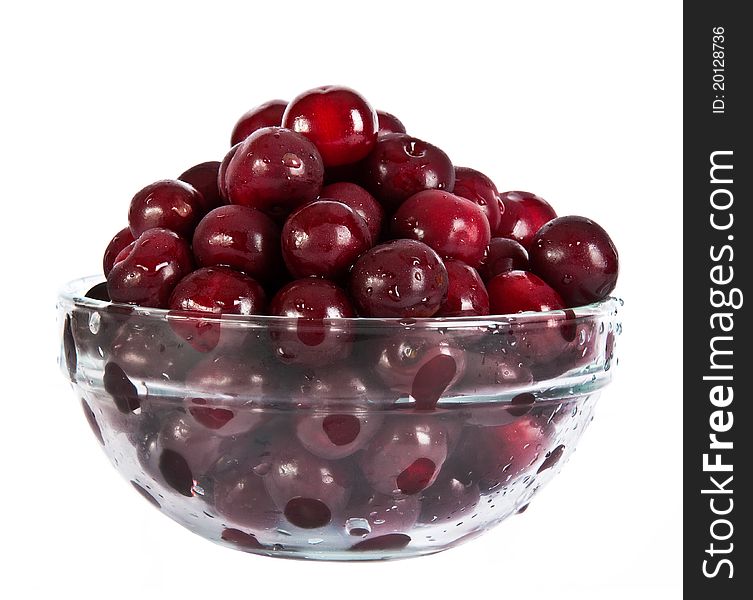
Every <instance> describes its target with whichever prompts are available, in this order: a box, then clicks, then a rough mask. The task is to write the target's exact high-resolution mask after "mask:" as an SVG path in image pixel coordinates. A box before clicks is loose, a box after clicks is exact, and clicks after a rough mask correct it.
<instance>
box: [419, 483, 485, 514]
mask: <svg viewBox="0 0 753 600" xmlns="http://www.w3.org/2000/svg"><path fill="white" fill-rule="evenodd" d="M480 498H481V495H480V494H479V489H478V485H477V484H476V482H474V481H473V480H472V479H471V480H469V481H466V480H465V478H460V479H459V478H458V477H455V476H453V475H442V476H440V478H439V479H438V480H437V482H436V483H435V484H434V485H432V486H431V487H430V488H429V489H428V490H426V491H425V492H424V494H423V496H422V498H421V522H422V523H436V524H438V525H441V524H443V523H444V522H446V521H449V520H450V519H457V518H459V517H462V516H463V515H467V514H469V513H472V512H473V511H474V510H475V509H476V506H477V505H478V503H479V500H480Z"/></svg>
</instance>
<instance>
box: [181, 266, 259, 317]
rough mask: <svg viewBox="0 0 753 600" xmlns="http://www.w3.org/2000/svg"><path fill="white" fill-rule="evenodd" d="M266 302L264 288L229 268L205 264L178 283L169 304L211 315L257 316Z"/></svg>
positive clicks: (183, 309)
mask: <svg viewBox="0 0 753 600" xmlns="http://www.w3.org/2000/svg"><path fill="white" fill-rule="evenodd" d="M265 305H266V298H265V296H264V290H263V289H262V287H261V286H260V285H259V284H258V283H257V282H256V281H254V280H253V279H251V278H250V277H248V276H247V275H244V274H243V273H238V272H237V271H233V270H232V269H229V268H227V267H204V268H201V269H198V270H196V271H194V272H193V273H191V274H189V275H187V276H186V277H184V278H183V279H181V280H180V282H179V283H178V285H177V286H175V289H174V290H173V293H172V295H171V296H170V302H169V304H168V306H169V307H170V308H171V309H173V310H180V311H190V312H198V313H208V314H212V315H222V314H227V315H258V314H262V313H263V312H264V307H265Z"/></svg>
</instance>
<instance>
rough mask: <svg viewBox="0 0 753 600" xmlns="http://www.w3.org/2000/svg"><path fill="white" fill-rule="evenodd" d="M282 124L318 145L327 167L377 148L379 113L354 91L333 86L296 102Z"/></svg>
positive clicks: (301, 95) (313, 92) (311, 93)
mask: <svg viewBox="0 0 753 600" xmlns="http://www.w3.org/2000/svg"><path fill="white" fill-rule="evenodd" d="M282 125H283V127H287V128H289V129H292V130H293V131H297V132H298V133H301V134H303V135H305V136H306V137H307V138H308V139H310V140H311V141H312V142H314V144H316V147H317V148H318V149H319V152H321V155H322V159H323V161H324V166H325V167H332V166H338V165H346V164H350V163H354V162H356V161H359V160H361V159H362V158H364V157H365V156H366V155H367V154H368V153H369V152H370V151H371V149H372V148H373V147H374V142H375V141H376V132H377V127H378V125H377V115H376V111H375V110H374V109H373V108H372V107H371V105H370V104H369V103H368V102H367V101H366V99H365V98H364V97H363V96H361V95H360V94H359V93H358V92H356V91H354V90H351V89H350V88H346V87H339V86H331V85H330V86H324V87H319V88H314V89H312V90H308V91H306V92H303V93H302V94H300V95H299V96H298V97H296V98H295V99H293V101H292V102H291V103H290V104H289V105H288V107H287V109H286V110H285V115H284V116H283V119H282Z"/></svg>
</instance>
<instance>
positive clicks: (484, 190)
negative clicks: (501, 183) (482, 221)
mask: <svg viewBox="0 0 753 600" xmlns="http://www.w3.org/2000/svg"><path fill="white" fill-rule="evenodd" d="M452 193H453V194H455V195H456V196H460V197H461V198H465V199H467V200H470V201H471V202H474V203H475V204H478V205H479V206H480V207H481V210H483V211H484V214H485V215H486V220H487V221H489V229H490V230H491V231H492V232H494V231H496V230H497V229H498V228H499V222H500V219H501V218H502V211H501V206H502V205H501V204H500V201H499V192H498V191H497V186H496V185H494V182H493V181H492V180H491V179H489V178H488V177H487V176H486V175H484V174H483V173H481V172H480V171H476V170H475V169H469V168H468V167H455V187H454V189H453V191H452Z"/></svg>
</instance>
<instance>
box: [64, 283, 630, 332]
mask: <svg viewBox="0 0 753 600" xmlns="http://www.w3.org/2000/svg"><path fill="white" fill-rule="evenodd" d="M105 282H106V280H105V278H104V277H103V276H102V275H90V276H87V277H81V278H78V279H74V280H71V281H69V282H68V283H66V284H64V285H63V286H62V287H61V288H60V289H59V290H58V304H59V305H60V304H61V303H62V304H65V305H69V306H73V307H76V308H83V309H90V310H96V311H99V312H105V313H108V312H112V313H116V314H120V315H123V314H127V315H128V316H129V317H134V316H138V317H143V318H146V319H153V320H159V321H165V322H167V321H176V320H190V321H192V322H193V321H201V322H207V323H213V322H214V323H222V324H223V326H228V325H230V326H233V325H235V326H238V327H265V328H266V327H268V326H269V325H274V324H277V325H285V324H287V325H290V324H292V323H297V322H298V317H284V316H276V315H216V316H215V315H208V314H201V313H196V312H190V311H180V310H170V309H165V308H151V307H146V306H138V305H135V304H124V303H118V302H110V301H105V300H97V299H95V298H90V297H88V296H86V295H85V294H86V293H87V292H88V291H89V290H90V289H91V288H93V287H94V286H96V285H99V284H102V283H105ZM623 305H624V301H623V300H622V299H621V298H619V297H617V296H608V297H607V298H605V299H604V300H600V301H598V302H593V303H591V304H585V305H583V306H577V307H573V308H564V309H557V310H550V311H539V312H534V311H528V312H521V313H515V314H502V315H474V316H466V317H415V318H413V317H409V318H404V317H332V318H325V319H323V321H326V322H327V323H328V325H330V326H336V325H337V324H338V323H341V324H343V325H349V326H353V325H356V326H358V327H380V328H397V329H405V328H433V327H436V328H442V329H445V328H447V329H450V328H463V327H468V326H472V327H496V326H499V325H510V324H513V323H517V324H520V323H538V322H544V321H549V320H551V319H563V318H565V319H567V320H569V321H581V320H587V319H590V318H594V317H608V316H614V315H616V314H617V312H618V311H619V309H620V307H622V306H623Z"/></svg>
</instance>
